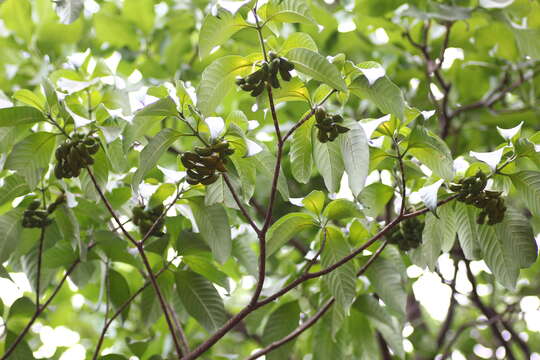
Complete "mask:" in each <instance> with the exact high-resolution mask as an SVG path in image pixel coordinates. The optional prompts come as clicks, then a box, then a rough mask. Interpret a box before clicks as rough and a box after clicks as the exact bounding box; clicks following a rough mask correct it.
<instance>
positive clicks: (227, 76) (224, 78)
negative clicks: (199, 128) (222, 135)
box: [197, 55, 252, 116]
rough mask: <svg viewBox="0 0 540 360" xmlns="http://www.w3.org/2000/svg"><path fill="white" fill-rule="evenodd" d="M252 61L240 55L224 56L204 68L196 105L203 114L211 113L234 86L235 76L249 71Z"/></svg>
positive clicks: (246, 73) (243, 74)
mask: <svg viewBox="0 0 540 360" xmlns="http://www.w3.org/2000/svg"><path fill="white" fill-rule="evenodd" d="M251 67H252V63H251V61H249V60H247V59H246V58H244V57H242V56H237V55H230V56H224V57H221V58H219V59H217V60H215V61H214V62H213V63H211V64H210V65H209V66H208V67H207V68H206V69H204V71H203V73H202V75H201V82H200V85H199V88H198V89H197V106H198V108H199V110H200V111H201V112H202V113H203V114H204V115H205V116H209V115H211V114H212V113H213V112H214V110H215V109H216V107H217V106H218V105H219V104H220V103H221V100H222V99H223V98H224V97H225V96H226V95H227V93H228V92H229V91H230V90H231V89H233V88H234V87H235V82H234V81H235V78H236V76H245V75H248V74H249V73H250V72H251Z"/></svg>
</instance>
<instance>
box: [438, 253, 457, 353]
mask: <svg viewBox="0 0 540 360" xmlns="http://www.w3.org/2000/svg"><path fill="white" fill-rule="evenodd" d="M455 265H456V266H455V269H454V277H453V278H452V282H451V283H450V288H451V289H452V294H451V295H450V305H449V306H448V313H447V314H446V318H445V319H444V322H443V324H442V326H441V329H440V330H439V334H438V335H437V348H441V346H442V345H443V344H444V340H445V339H446V335H447V334H448V331H449V330H450V328H451V327H452V322H453V321H454V315H455V313H456V305H457V300H456V296H455V294H456V279H457V272H458V264H457V263H456V264H455Z"/></svg>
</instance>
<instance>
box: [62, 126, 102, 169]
mask: <svg viewBox="0 0 540 360" xmlns="http://www.w3.org/2000/svg"><path fill="white" fill-rule="evenodd" d="M98 150H99V142H98V140H97V139H96V138H95V137H93V136H91V135H82V134H75V135H73V136H72V137H71V138H70V139H67V140H66V141H65V142H64V143H63V144H62V145H60V146H59V147H58V148H57V149H56V152H55V154H54V155H55V156H56V160H57V161H58V162H57V163H56V166H55V167H54V175H55V176H56V177H57V178H58V179H62V178H72V177H77V176H79V175H80V173H81V169H83V168H84V167H86V166H88V165H92V164H93V163H94V159H93V158H92V155H94V154H95V153H97V151H98Z"/></svg>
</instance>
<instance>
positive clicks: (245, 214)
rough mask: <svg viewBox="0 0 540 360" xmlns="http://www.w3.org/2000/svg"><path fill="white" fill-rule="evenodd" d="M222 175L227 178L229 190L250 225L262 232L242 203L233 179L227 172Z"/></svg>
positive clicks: (226, 182)
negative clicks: (232, 181) (232, 182)
mask: <svg viewBox="0 0 540 360" xmlns="http://www.w3.org/2000/svg"><path fill="white" fill-rule="evenodd" d="M221 176H223V180H225V184H226V185H227V187H228V188H229V191H230V192H231V194H232V196H233V198H234V201H235V202H236V205H238V207H239V208H240V211H241V212H242V215H244V218H246V220H247V222H248V223H249V225H251V228H252V229H253V230H255V232H256V233H257V234H259V233H260V230H259V227H258V226H257V225H256V224H255V222H254V221H253V219H252V218H251V216H250V215H249V214H248V212H247V210H246V208H245V207H244V205H243V204H242V201H241V200H240V198H239V197H238V194H237V193H236V191H235V189H234V188H233V186H232V184H231V180H230V179H229V177H228V176H227V174H222V175H221Z"/></svg>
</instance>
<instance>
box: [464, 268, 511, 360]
mask: <svg viewBox="0 0 540 360" xmlns="http://www.w3.org/2000/svg"><path fill="white" fill-rule="evenodd" d="M465 267H466V269H467V278H468V279H469V282H470V283H471V285H472V291H471V300H472V302H473V304H475V305H476V307H477V308H478V309H479V310H480V311H481V312H482V313H483V314H484V316H485V317H486V318H487V319H488V320H489V319H492V318H496V320H498V317H499V316H500V315H499V314H497V313H496V312H495V311H494V310H493V309H490V308H488V307H487V306H486V305H485V304H484V303H483V302H482V300H481V299H480V296H479V295H478V291H477V290H476V287H477V284H476V278H475V277H474V275H473V273H472V271H471V268H470V266H469V262H468V261H467V260H465ZM496 320H495V321H493V322H490V323H489V327H490V329H491V333H492V334H493V336H494V337H495V338H496V339H497V341H498V342H499V344H500V345H501V346H503V347H504V349H505V350H506V356H507V357H508V359H510V360H515V359H516V357H515V356H514V353H513V352H512V348H511V347H510V345H509V344H508V342H507V341H506V340H504V338H503V336H502V334H501V331H500V330H499V328H498V326H497V321H496Z"/></svg>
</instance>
